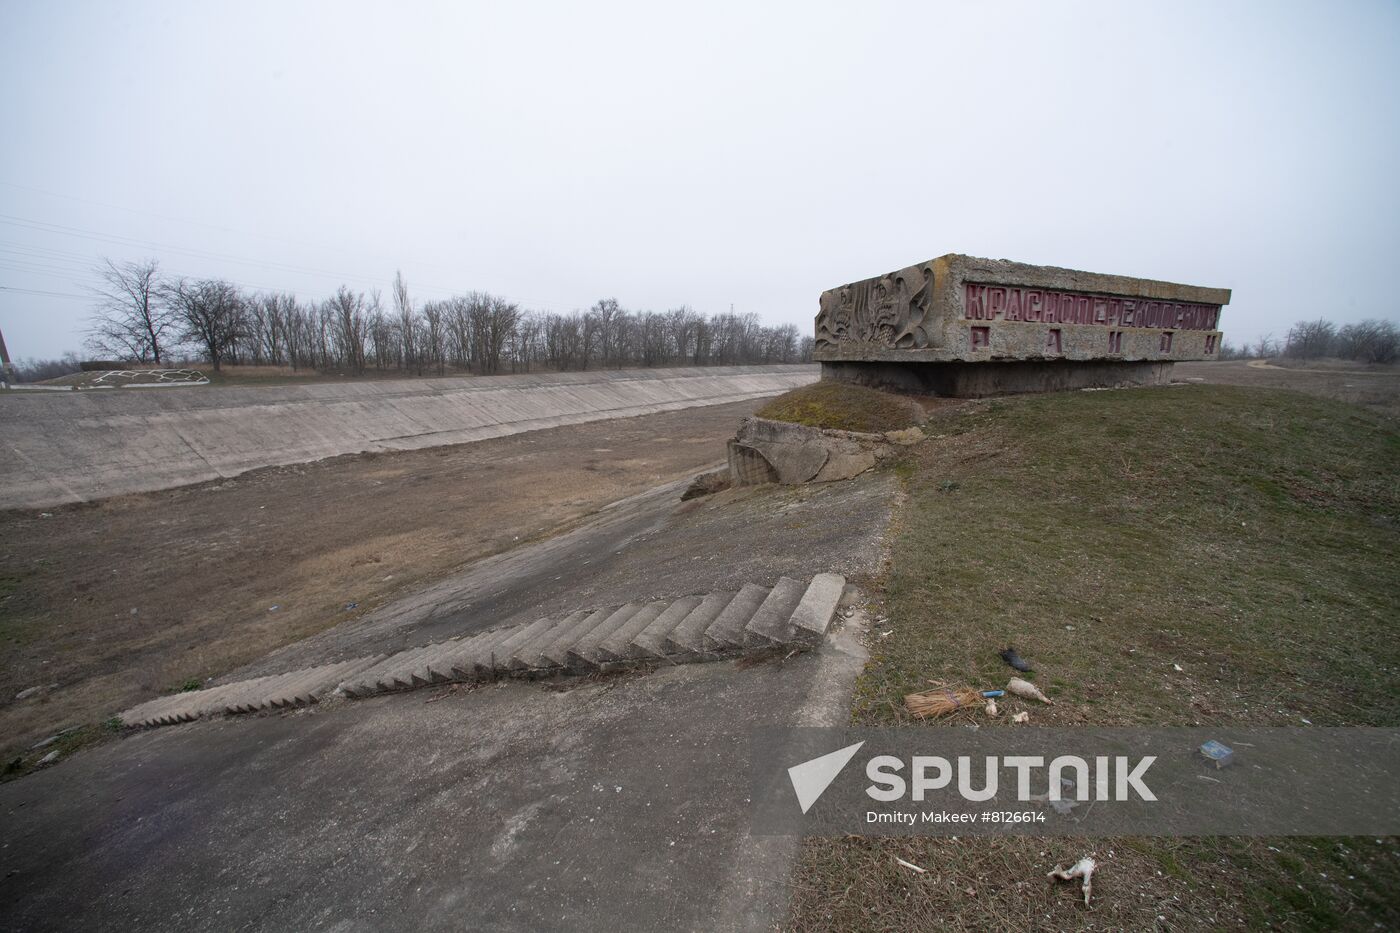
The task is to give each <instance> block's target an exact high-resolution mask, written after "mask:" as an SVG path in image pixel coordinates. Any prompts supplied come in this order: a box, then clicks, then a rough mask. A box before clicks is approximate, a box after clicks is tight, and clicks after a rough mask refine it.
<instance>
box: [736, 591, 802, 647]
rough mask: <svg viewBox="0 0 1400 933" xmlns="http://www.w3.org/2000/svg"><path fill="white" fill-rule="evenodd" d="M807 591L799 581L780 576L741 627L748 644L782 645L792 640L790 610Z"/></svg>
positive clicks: (794, 607)
mask: <svg viewBox="0 0 1400 933" xmlns="http://www.w3.org/2000/svg"><path fill="white" fill-rule="evenodd" d="M806 589H807V587H806V584H804V583H803V582H802V581H801V580H794V579H792V578H791V577H783V578H781V579H780V580H778V582H777V583H775V584H774V585H773V589H772V591H771V592H769V594H768V598H767V599H765V600H764V601H763V604H762V605H761V606H759V607H758V609H757V611H755V612H754V614H753V618H751V619H749V621H748V624H747V625H745V626H744V629H745V631H746V632H747V633H748V636H747V642H748V644H749V645H763V646H767V645H782V644H786V643H787V642H788V641H789V640H791V638H792V628H793V626H792V611H793V610H794V609H796V608H797V604H798V603H799V602H801V601H802V594H803V592H805V591H806Z"/></svg>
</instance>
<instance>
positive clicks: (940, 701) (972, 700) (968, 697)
mask: <svg viewBox="0 0 1400 933" xmlns="http://www.w3.org/2000/svg"><path fill="white" fill-rule="evenodd" d="M1005 693H1006V691H1005V690H973V689H972V688H970V687H938V688H936V689H934V690H925V691H924V692H923V693H910V694H907V695H906V696H905V697H904V707H905V709H907V710H909V712H911V713H913V714H914V715H915V716H920V717H922V718H924V719H932V718H934V717H935V716H946V715H947V714H949V713H954V712H957V711H958V710H960V709H963V708H965V707H968V706H974V705H976V704H979V703H981V701H982V700H984V699H987V698H989V697H999V696H1003V695H1004V694H1005Z"/></svg>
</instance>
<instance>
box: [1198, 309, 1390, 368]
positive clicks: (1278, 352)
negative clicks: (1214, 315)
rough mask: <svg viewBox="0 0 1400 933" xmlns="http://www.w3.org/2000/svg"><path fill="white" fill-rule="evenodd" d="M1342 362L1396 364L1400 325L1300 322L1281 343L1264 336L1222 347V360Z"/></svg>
mask: <svg viewBox="0 0 1400 933" xmlns="http://www.w3.org/2000/svg"><path fill="white" fill-rule="evenodd" d="M1275 357H1289V358H1292V359H1298V360H1317V359H1323V358H1328V359H1339V360H1353V361H1355V362H1358V363H1394V362H1395V361H1396V360H1397V359H1400V325H1397V324H1396V323H1395V322H1394V321H1385V320H1380V319H1377V318H1368V319H1366V320H1364V321H1356V322H1354V323H1351V324H1343V325H1341V326H1338V325H1337V324H1335V323H1333V322H1332V321H1329V320H1327V319H1326V318H1319V319H1318V320H1316V321H1299V322H1298V323H1297V324H1294V325H1293V326H1292V327H1290V328H1289V329H1288V334H1287V336H1285V337H1284V338H1283V339H1282V340H1280V339H1278V338H1277V337H1275V336H1274V335H1273V334H1265V335H1263V336H1262V337H1260V338H1258V339H1257V340H1255V341H1254V342H1252V343H1248V344H1244V345H1242V346H1238V347H1237V346H1235V345H1234V344H1232V343H1231V342H1230V341H1229V340H1226V341H1224V342H1223V343H1222V344H1221V346H1220V358H1221V359H1222V360H1249V359H1273V358H1275Z"/></svg>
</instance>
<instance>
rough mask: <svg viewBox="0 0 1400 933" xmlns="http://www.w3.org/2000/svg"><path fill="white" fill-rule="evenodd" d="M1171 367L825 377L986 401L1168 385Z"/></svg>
mask: <svg viewBox="0 0 1400 933" xmlns="http://www.w3.org/2000/svg"><path fill="white" fill-rule="evenodd" d="M1171 374H1172V364H1171V363H1170V362H1163V361H1145V362H1122V361H1112V360H1106V361H1079V360H1043V361H1036V360H1023V361H1013V362H985V363H983V362H977V363H966V362H943V363H932V362H928V363H921V362H908V363H891V362H885V361H871V362H830V363H829V362H823V363H822V378H823V379H829V380H833V381H836V382H854V383H857V384H859V385H866V386H873V387H876V388H889V389H895V390H897V391H900V392H917V393H920V394H924V395H943V396H950V397H953V398H984V397H986V396H989V395H1011V394H1015V393H1020V392H1058V391H1063V390H1066V389H1090V388H1113V387H1116V386H1155V385H1166V384H1167V383H1168V382H1170V381H1171Z"/></svg>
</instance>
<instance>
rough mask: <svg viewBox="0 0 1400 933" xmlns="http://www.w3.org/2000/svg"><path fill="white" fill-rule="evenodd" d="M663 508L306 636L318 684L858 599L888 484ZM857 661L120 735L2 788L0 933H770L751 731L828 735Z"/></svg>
mask: <svg viewBox="0 0 1400 933" xmlns="http://www.w3.org/2000/svg"><path fill="white" fill-rule="evenodd" d="M681 486H682V484H681V483H677V484H673V485H671V486H669V487H666V488H664V489H662V490H659V491H657V492H656V493H653V494H649V495H647V496H642V497H637V498H636V499H633V500H630V501H629V502H627V503H624V504H619V506H618V507H616V508H615V509H612V510H609V513H608V514H606V515H605V516H601V517H600V519H599V520H598V521H597V522H595V523H591V524H590V525H588V526H585V527H583V528H580V529H578V531H576V532H573V533H571V534H569V535H565V536H562V537H561V538H557V539H552V540H550V541H547V542H542V543H540V544H537V545H531V546H529V547H525V548H521V549H519V550H518V551H515V552H511V553H509V554H506V555H501V556H500V557H499V558H491V559H489V560H487V561H482V562H480V563H479V564H477V565H475V566H474V567H473V568H471V569H470V570H468V571H467V572H465V573H464V574H462V575H460V576H458V577H456V578H454V579H452V580H449V581H444V583H442V584H440V585H438V586H436V587H430V588H428V589H426V590H424V591H423V592H422V593H420V594H418V595H417V596H416V597H415V598H414V599H413V600H405V601H403V602H402V603H400V604H398V605H397V606H395V607H393V608H392V609H389V610H386V611H385V612H382V613H376V614H375V616H374V618H373V620H372V624H370V623H371V620H369V619H366V620H356V622H355V623H354V624H352V625H349V626H346V627H344V628H343V629H342V630H339V631H337V632H334V633H327V635H326V636H322V637H319V638H317V639H313V640H312V641H311V643H309V644H308V645H307V646H306V647H307V648H308V650H310V651H311V656H312V657H313V659H314V660H313V662H312V663H325V662H326V661H327V660H331V659H334V658H336V657H344V656H346V654H350V653H377V652H378V651H379V650H382V648H383V647H385V646H392V647H394V648H401V647H405V646H410V645H419V644H424V643H426V642H430V641H434V640H438V639H439V637H440V634H441V633H450V634H464V633H467V632H470V631H474V630H478V629H479V628H482V627H486V626H488V625H490V624H493V622H494V620H498V619H502V618H507V617H509V616H510V615H511V614H512V612H517V614H518V617H519V618H520V619H522V620H523V619H525V618H535V617H538V616H539V615H541V614H547V613H553V612H557V611H560V610H562V609H564V608H566V607H568V606H571V605H580V604H599V605H612V604H619V603H622V602H624V601H627V600H634V599H639V598H641V597H642V595H643V594H649V593H652V592H681V591H683V590H684V589H693V590H711V589H716V590H719V589H731V588H733V589H737V588H738V586H739V584H740V583H741V581H743V580H746V579H754V578H763V579H776V577H777V576H781V575H789V576H793V577H798V576H806V577H810V576H812V575H813V574H815V573H818V572H820V571H824V570H828V569H835V570H837V571H839V572H841V573H843V574H845V575H846V576H848V577H850V576H852V575H857V576H859V575H868V574H871V573H873V572H874V571H875V569H876V568H877V567H878V565H879V562H880V560H881V557H882V554H883V534H884V531H885V528H886V525H887V522H888V518H889V512H890V505H891V501H892V499H893V496H894V495H895V491H896V486H897V484H896V483H895V482H894V479H893V477H891V476H890V475H888V474H884V473H873V474H869V475H866V476H862V477H860V478H859V479H857V480H854V481H851V482H847V483H831V484H826V485H823V486H818V487H785V486H766V487H761V488H749V489H732V490H727V491H725V492H721V493H717V494H715V495H713V496H707V497H705V498H703V499H697V500H692V501H691V502H687V503H683V504H678V503H677V498H678V496H679V492H680V488H681ZM832 514H840V515H841V519H842V520H841V521H839V522H832V521H829V520H826V518H827V517H829V516H830V515H832ZM736 540H743V541H744V543H745V546H744V547H742V548H735V547H732V546H730V545H732V543H733V542H734V541H736ZM818 595H819V594H814V596H813V599H817V597H818ZM376 645H377V646H381V647H380V648H373V649H372V650H370V651H362V650H361V649H364V648H370V647H371V646H376ZM340 651H345V652H346V654H337V652H340ZM298 656H299V653H298V652H295V651H286V652H282V653H280V657H279V658H278V659H276V660H275V661H272V662H271V663H270V664H269V665H268V666H269V667H270V668H274V669H280V670H283V671H285V670H290V669H291V668H292V667H293V666H306V665H305V664H302V665H297V664H295V663H292V664H288V663H287V662H288V661H290V660H292V659H293V658H296V657H298ZM279 663H280V664H282V665H286V666H281V667H280V668H279ZM863 664H864V655H863V652H862V651H861V649H860V647H859V644H858V641H857V640H856V639H855V638H854V637H853V635H852V631H851V630H850V628H846V629H844V630H843V631H840V632H838V633H837V635H836V639H835V641H834V642H828V644H827V645H826V646H825V647H823V648H821V649H819V650H817V651H813V652H811V653H808V654H804V655H799V656H797V657H794V658H792V659H790V660H787V661H783V662H777V661H775V662H771V663H767V664H761V665H757V666H751V667H748V668H747V669H738V668H737V667H735V666H734V665H730V664H708V665H681V666H677V667H672V668H666V669H664V670H661V671H658V672H655V673H651V674H647V675H644V676H637V677H628V678H621V679H611V680H606V681H600V682H591V683H589V684H587V685H585V686H582V687H579V688H577V689H574V690H570V691H568V692H565V693H556V692H551V691H548V690H545V689H542V688H541V687H539V686H535V685H526V684H520V683H505V684H503V685H502V686H499V687H484V688H478V689H476V690H474V691H470V692H462V693H458V694H454V695H448V696H445V697H442V698H441V699H440V700H437V699H435V700H434V702H426V699H425V694H424V693H423V692H419V693H416V694H407V695H400V696H386V697H379V698H373V699H368V700H363V701H358V702H354V703H349V702H346V703H342V704H326V705H324V706H316V707H312V708H310V709H306V710H301V711H298V712H294V713H287V714H283V715H280V716H262V717H255V718H251V719H249V718H244V719H241V720H211V721H204V722H198V723H193V724H189V725H184V726H177V727H173V728H168V729H160V730H153V731H150V732H146V733H142V734H138V735H135V736H132V737H130V738H127V739H124V740H122V741H120V742H115V743H112V744H110V745H106V746H102V747H99V748H96V749H93V750H90V751H88V752H85V753H83V754H79V755H77V756H75V757H74V758H72V759H70V760H67V761H63V762H60V763H59V764H58V765H56V766H54V767H51V768H48V769H46V770H44V771H41V772H38V773H36V774H33V775H30V776H28V777H25V778H22V779H20V780H17V781H13V782H10V783H8V784H4V785H0V838H3V839H4V840H5V846H4V847H3V848H0V885H2V886H3V887H0V929H9V928H15V929H25V930H47V929H72V928H74V927H82V926H91V927H97V928H104V929H110V928H118V929H153V930H177V929H178V930H187V929H209V928H218V929H251V930H286V929H336V930H344V931H359V930H374V929H462V928H473V929H488V930H536V929H561V928H566V929H584V930H594V929H598V930H602V929H607V930H614V929H645V930H651V929H681V930H692V929H705V930H750V929H751V930H769V929H773V928H774V927H776V926H777V925H778V924H779V923H780V922H781V919H782V916H783V913H784V911H785V910H786V904H787V900H788V890H787V879H788V877H789V871H790V868H791V865H792V859H793V856H794V852H795V846H796V841H795V840H792V839H786V838H781V837H754V836H751V835H750V834H749V831H748V819H749V818H748V811H747V808H746V807H747V798H748V797H749V795H750V783H749V774H748V765H747V761H748V754H749V735H750V729H751V728H753V727H759V726H767V725H781V724H788V725H835V724H838V723H842V722H845V721H846V719H847V717H848V715H849V708H850V706H849V704H850V692H851V689H852V686H853V684H854V679H855V677H856V675H857V674H858V673H859V671H860V669H861V667H862V666H863ZM434 696H436V695H434Z"/></svg>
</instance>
